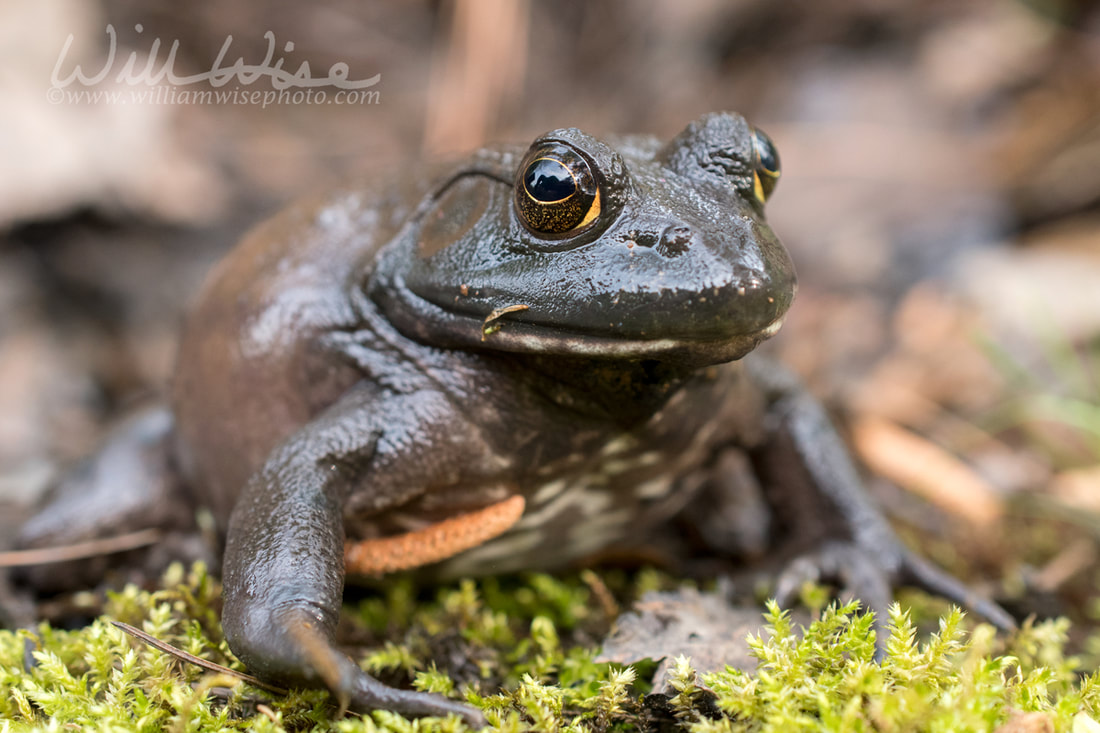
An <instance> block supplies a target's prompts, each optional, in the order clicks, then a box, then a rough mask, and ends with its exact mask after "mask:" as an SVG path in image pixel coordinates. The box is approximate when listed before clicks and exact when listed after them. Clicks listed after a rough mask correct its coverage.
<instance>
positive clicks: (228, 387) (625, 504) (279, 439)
mask: <svg viewBox="0 0 1100 733" xmlns="http://www.w3.org/2000/svg"><path fill="white" fill-rule="evenodd" d="M779 175H780V170H779V156H778V154H777V152H776V149H775V147H774V145H773V144H772V142H771V141H770V140H769V138H768V137H767V136H766V135H765V134H764V133H763V132H762V131H760V130H759V129H756V128H754V127H753V126H751V125H750V124H748V123H747V122H746V121H745V120H744V119H743V118H742V117H740V116H738V115H735V114H727V113H721V114H709V115H706V116H704V117H702V118H700V119H698V120H696V121H694V122H692V123H691V124H689V125H688V126H687V127H686V128H685V129H684V130H683V131H682V132H681V133H680V134H679V135H677V136H676V137H675V138H673V139H672V140H670V141H667V142H661V141H658V140H656V139H653V138H650V137H616V138H607V139H606V140H599V139H596V138H594V137H591V136H589V135H587V134H585V133H584V132H581V131H580V130H577V129H573V128H568V129H558V130H554V131H552V132H548V133H546V134H545V135H542V136H540V137H538V138H537V139H536V140H535V141H534V142H533V143H531V144H530V145H529V146H527V147H519V146H508V145H502V146H498V147H488V148H485V149H483V150H479V151H477V152H476V153H474V154H473V155H471V156H470V157H469V158H468V159H466V160H465V161H463V162H461V163H459V164H457V165H450V166H445V165H438V166H435V167H428V168H425V169H418V170H415V171H410V172H408V173H406V174H405V175H402V176H398V177H395V178H392V179H390V178H375V179H372V180H369V181H366V182H358V183H355V184H354V185H347V186H345V187H342V188H340V189H338V190H335V191H332V192H329V193H327V194H325V195H323V196H319V197H316V198H313V199H310V200H306V201H304V202H301V203H298V204H297V205H293V206H291V207H290V208H288V209H286V210H285V211H283V212H282V213H280V214H278V215H277V216H275V217H274V218H273V219H271V220H269V221H267V222H266V223H263V224H261V225H260V226H259V227H257V228H256V229H255V230H254V231H252V232H251V233H250V234H249V235H248V236H247V237H246V238H245V239H244V241H243V242H242V243H241V244H240V245H239V246H238V247H237V248H236V249H235V250H233V251H232V252H231V253H230V254H229V255H228V257H227V258H226V259H225V260H224V261H222V262H221V263H220V265H218V267H217V268H216V270H215V271H214V272H213V274H212V276H211V277H210V279H209V281H208V282H207V284H206V286H205V289H204V290H203V291H202V293H201V295H200V297H199V299H198V302H197V305H196V306H195V307H194V309H193V310H192V312H191V313H190V316H189V317H188V319H187V321H186V324H185V329H184V335H183V339H182V343H181V346H180V350H179V361H178V369H177V372H176V376H175V381H174V388H173V394H172V405H171V413H170V414H169V413H167V412H158V413H154V414H152V415H148V416H146V417H144V418H141V419H138V420H135V421H133V422H131V423H130V424H129V425H127V426H125V427H124V428H122V429H121V430H120V431H119V432H118V433H117V434H116V435H115V436H114V437H113V438H112V439H111V441H110V442H109V444H108V446H107V448H106V449H105V450H104V451H103V452H102V453H100V454H99V456H98V457H94V458H92V459H91V462H90V463H89V464H88V465H86V466H85V468H84V469H83V471H82V472H80V473H79V474H78V475H77V478H74V479H70V480H68V481H67V482H63V483H62V485H61V486H60V487H59V489H58V491H57V492H55V495H54V499H53V503H52V504H51V505H49V506H47V507H46V508H45V509H44V510H43V511H42V512H41V513H40V514H39V515H38V517H37V518H36V519H34V520H32V521H31V522H30V523H29V524H28V525H27V526H26V528H25V530H24V532H23V534H22V537H21V542H20V544H21V545H23V546H41V545H46V544H50V543H60V542H69V541H72V540H73V539H77V538H79V537H74V535H84V536H87V535H94V534H104V533H117V532H119V531H120V529H122V528H128V527H133V526H134V524H135V523H144V524H145V525H148V524H150V523H152V524H157V523H159V524H162V525H170V524H171V523H172V522H174V521H178V519H179V517H180V516H181V514H182V515H184V516H186V515H187V514H188V511H187V510H186V509H185V510H183V511H182V512H181V510H180V509H179V507H181V506H184V507H186V506H190V507H206V508H208V509H209V510H210V512H211V514H212V515H213V517H214V518H215V519H216V521H217V523H218V530H219V535H220V536H221V538H222V539H223V541H224V552H223V555H222V557H223V567H222V572H223V580H224V587H225V606H224V616H223V625H224V630H225V635H226V639H227V640H228V642H229V645H230V647H231V648H232V649H233V651H234V652H235V653H236V654H237V655H238V657H239V658H240V659H241V660H242V661H243V662H244V663H245V664H246V665H247V667H248V668H249V669H250V670H251V671H252V672H254V673H255V674H257V675H259V676H260V677H262V678H264V679H266V680H270V681H274V682H279V683H290V684H302V685H311V686H321V685H324V686H327V687H328V688H329V689H330V690H332V691H333V692H334V693H335V694H336V695H337V696H338V697H339V698H340V699H341V701H343V702H345V703H348V704H350V705H351V706H352V707H354V708H358V709H372V708H379V707H381V708H388V709H392V710H396V711H399V712H401V713H405V714H410V715H424V714H446V713H449V712H453V713H457V714H459V715H461V716H463V717H464V718H465V719H466V720H467V721H468V722H470V723H473V724H479V723H480V722H482V718H481V717H480V715H479V713H477V712H476V711H473V710H472V709H470V708H468V707H466V706H464V705H462V704H460V703H457V702H453V701H449V700H445V699H443V698H442V697H439V696H436V695H429V694H424V693H417V692H409V691H399V690H395V689H391V688H389V687H386V686H384V685H382V684H381V683H379V682H378V681H376V680H374V679H373V678H371V677H370V676H368V675H367V674H366V673H364V672H363V671H361V670H360V669H359V667H358V666H356V664H355V663H354V662H353V661H352V660H351V659H349V658H348V657H347V656H345V655H344V654H343V653H341V652H340V651H339V650H338V649H337V647H336V646H335V644H334V641H333V636H334V629H335V627H336V623H337V619H338V616H339V612H340V602H341V595H342V593H343V589H344V584H345V580H347V581H349V582H352V581H354V580H356V579H365V578H371V577H374V576H377V575H380V574H384V573H388V572H392V571H399V570H414V569H416V570H417V571H418V572H419V573H420V574H421V575H423V576H430V577H435V578H447V577H454V576H457V575H464V574H484V573H500V572H508V571H515V570H520V569H553V568H560V567H564V566H568V565H574V564H577V563H580V562H583V561H585V560H586V559H588V558H592V557H594V556H598V555H600V554H601V553H604V554H606V553H609V552H616V553H623V552H632V551H633V552H643V553H648V554H649V555H652V554H653V553H655V552H663V553H665V555H667V556H674V555H676V554H677V553H679V552H686V550H687V547H688V546H689V545H692V544H693V543H695V544H699V543H704V544H706V545H707V546H708V547H710V548H711V550H712V551H713V552H714V553H716V554H718V555H721V556H724V557H738V556H741V555H743V554H744V553H745V552H746V551H748V552H750V553H751V552H756V553H757V554H759V552H760V548H759V547H758V543H757V542H756V541H755V540H750V539H747V538H746V531H745V528H744V525H745V524H746V523H745V522H743V521H739V510H738V508H737V507H738V505H737V503H736V497H737V496H739V495H740V493H741V491H740V489H738V487H743V486H744V484H745V481H746V480H751V481H750V483H751V485H752V487H753V488H754V491H756V492H758V493H759V494H760V495H761V496H762V497H764V499H765V500H766V506H767V508H768V511H767V512H766V513H765V514H764V516H765V517H766V518H767V524H766V529H767V530H768V532H767V534H768V535H769V536H770V537H771V538H774V539H775V540H776V544H775V545H774V546H771V545H769V547H773V549H769V550H768V557H769V558H772V559H775V558H781V559H782V560H783V564H784V569H782V570H781V572H780V573H779V581H778V586H777V588H778V592H779V593H780V594H781V595H785V596H790V595H791V590H792V589H793V588H796V587H797V586H798V585H799V584H800V583H801V581H802V580H803V579H806V578H821V579H826V580H831V581H835V582H836V583H837V585H839V586H842V587H844V588H846V589H847V590H848V591H850V592H852V593H853V594H855V595H857V596H859V597H861V598H863V599H864V601H865V602H866V603H867V604H868V606H869V607H870V608H873V609H876V610H882V609H883V608H884V607H885V606H886V605H887V603H888V602H889V599H890V595H891V589H892V587H893V586H894V585H896V584H899V583H903V582H911V583H915V584H917V585H920V586H923V587H925V588H928V589H930V590H932V591H933V592H936V593H940V594H942V595H944V596H946V597H948V598H950V599H952V600H954V601H958V602H961V603H963V604H964V605H967V606H969V607H970V608H973V609H975V610H977V611H979V612H981V613H982V614H984V615H986V616H987V617H988V618H990V619H991V620H993V621H994V622H995V623H997V624H999V625H1001V626H1010V625H1011V624H1012V620H1011V618H1009V617H1008V616H1007V615H1006V614H1004V612H1003V611H1001V610H1000V609H999V608H998V607H996V606H995V605H994V604H992V603H990V602H988V601H985V600H983V599H981V598H979V597H977V596H976V595H974V594H972V593H971V592H970V591H969V590H968V589H967V588H966V587H965V586H964V585H963V584H961V583H960V582H958V581H956V580H954V579H953V578H951V577H950V576H948V575H946V574H945V573H943V572H942V571H939V570H937V569H935V568H934V567H932V566H931V565H929V564H928V563H926V562H924V561H922V560H921V559H920V558H919V557H918V556H916V555H915V554H913V553H911V552H909V551H908V550H906V549H905V548H904V547H903V546H902V545H901V544H900V543H899V542H898V540H897V539H896V538H895V536H894V534H893V533H892V531H891V530H890V528H889V526H888V525H887V524H886V522H885V521H884V519H883V518H882V516H881V515H880V514H879V513H878V511H876V510H875V509H874V508H873V506H872V505H871V503H870V502H869V500H868V499H867V497H866V496H865V494H864V492H863V489H862V488H861V484H860V480H859V478H858V475H857V472H856V470H855V468H854V467H853V465H852V462H851V460H850V459H849V457H848V455H847V453H846V451H845V448H844V446H843V444H842V442H841V441H840V439H839V438H838V436H837V435H836V433H835V432H834V430H833V428H832V427H831V426H830V424H829V422H828V420H827V418H826V416H825V414H824V412H823V410H822V408H821V407H820V406H819V405H818V404H817V403H816V402H815V401H814V400H813V399H811V397H809V396H808V394H807V393H806V392H805V391H804V390H803V389H802V388H801V387H800V386H799V384H798V382H797V381H796V380H795V379H793V378H792V377H791V376H790V375H789V374H787V373H786V372H784V371H783V370H782V369H780V368H779V367H778V366H776V365H775V364H773V363H771V362H769V361H767V360H765V359H762V358H759V357H757V356H755V355H753V356H748V357H747V358H742V357H746V355H748V354H749V352H751V351H752V350H753V349H754V347H756V346H757V345H758V344H759V343H760V342H761V341H763V340H764V339H767V338H768V337H769V336H771V335H773V334H774V333H775V332H776V331H777V330H778V329H779V327H780V324H782V322H783V319H784V316H785V314H786V313H787V310H788V308H789V307H790V305H791V302H792V300H793V298H794V296H795V289H796V285H795V282H796V281H795V272H794V268H793V266H792V263H791V260H790V258H789V256H788V254H787V252H786V250H785V249H784V247H783V245H782V244H781V243H780V241H779V239H778V238H777V237H776V235H775V234H774V233H773V232H772V230H771V229H770V228H769V226H768V224H767V223H766V221H765V217H764V206H765V202H766V201H767V199H768V198H769V196H770V195H771V193H772V191H773V190H774V189H775V187H776V183H777V181H778V178H779ZM166 477H168V478H166ZM179 497H185V498H184V499H179ZM173 502H174V503H173ZM191 513H192V514H193V511H192V512H191ZM754 522H755V520H754ZM685 527H686V528H687V529H686V530H683V531H681V529H682V528H685ZM755 529H756V530H760V529H761V527H760V526H757V527H755ZM758 533H759V532H758ZM748 534H752V533H751V532H750V533H748Z"/></svg>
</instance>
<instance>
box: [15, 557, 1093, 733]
mask: <svg viewBox="0 0 1100 733" xmlns="http://www.w3.org/2000/svg"><path fill="white" fill-rule="evenodd" d="M589 580H590V581H591V578H589ZM611 581H612V586H613V589H614V590H615V591H616V592H617V593H618V595H619V596H620V598H622V599H624V600H629V598H630V597H631V596H633V595H635V594H636V593H637V591H638V590H639V588H640V587H645V588H649V587H653V586H656V585H661V584H663V583H664V582H665V581H662V580H660V579H658V578H656V576H653V575H652V574H642V575H640V576H638V577H635V578H627V577H625V576H612V577H611ZM592 595H593V594H592V592H591V590H590V587H589V585H587V584H586V583H585V582H584V580H582V579H581V578H579V577H570V578H566V579H555V578H551V577H549V576H545V575H532V576H528V577H525V578H522V579H504V580H499V579H490V580H485V581H481V582H479V583H474V582H470V581H467V582H463V583H461V584H459V585H457V586H454V587H448V588H444V589H442V590H438V591H435V592H434V596H432V597H428V598H418V597H417V595H416V592H415V591H414V589H413V587H412V586H411V585H409V584H408V583H405V582H397V583H394V584H392V585H390V586H389V587H388V588H387V589H386V590H384V591H383V592H382V593H381V594H380V595H378V596H376V597H373V598H371V599H369V600H365V601H362V602H360V603H359V604H357V605H356V606H354V607H350V608H348V609H347V612H346V616H347V617H348V618H349V620H350V621H351V623H350V624H349V626H350V631H349V634H348V635H349V636H350V637H351V648H352V649H358V650H359V653H358V657H359V658H360V659H361V660H362V664H363V666H364V668H365V669H368V670H370V671H371V672H372V673H376V674H378V675H380V676H381V677H382V678H383V679H385V680H387V681H388V682H390V683H393V684H404V685H411V686H413V687H416V688H417V689H421V690H430V691H432V692H438V693H441V694H446V695H450V696H453V697H460V698H464V699H466V700H468V701H469V702H471V703H472V704H475V705H477V706H479V707H481V708H483V709H484V710H485V711H486V715H487V716H488V718H489V719H490V721H491V722H492V723H493V725H494V729H496V730H499V731H517V732H518V731H587V732H592V733H600V732H602V731H626V730H646V729H652V728H653V727H655V726H656V724H657V722H660V721H663V723H662V725H663V726H664V727H663V728H662V729H664V730H675V729H679V730H686V731H693V732H694V733H709V732H711V731H799V730H806V731H834V730H835V731H865V730H867V731H870V730H875V731H972V730H973V731H988V730H993V729H995V728H996V727H997V726H998V725H1000V724H1002V723H1004V722H1005V721H1007V720H1009V719H1010V718H1011V717H1012V716H1013V715H1017V714H1021V713H1026V712H1038V713H1041V714H1043V715H1045V716H1047V717H1049V719H1050V721H1051V722H1052V723H1053V726H1054V729H1055V730H1057V731H1073V733H1096V731H1097V730H1098V729H1097V728H1096V727H1095V723H1094V721H1095V720H1096V719H1097V718H1098V717H1100V680H1098V678H1097V676H1096V675H1095V674H1093V675H1088V676H1080V674H1079V670H1078V666H1079V663H1078V661H1077V660H1075V659H1073V658H1071V657H1067V656H1065V653H1064V649H1065V644H1066V639H1067V633H1068V624H1067V623H1066V622H1065V621H1049V622H1044V623H1040V624H1027V625H1025V626H1024V628H1023V629H1022V630H1021V631H1020V632H1019V633H1018V634H1017V635H1016V636H1015V637H1014V638H1013V639H1010V640H1007V641H1006V640H1003V639H999V638H997V637H996V636H995V635H994V633H993V631H992V629H991V628H990V627H988V626H985V625H978V626H977V627H975V628H973V629H971V630H967V629H966V628H965V626H964V621H963V617H962V614H961V613H960V612H958V611H957V610H951V611H950V612H948V613H946V614H945V615H944V616H943V618H942V619H940V622H939V630H938V631H937V632H936V633H934V634H932V635H931V636H930V637H927V638H923V639H922V638H921V637H920V635H919V634H918V632H917V630H916V627H915V626H914V624H913V623H912V622H911V620H910V617H909V614H908V613H906V612H903V611H901V610H900V607H898V606H895V607H894V609H892V611H891V618H890V619H889V625H888V630H889V633H890V635H891V636H890V639H889V641H888V644H887V646H888V651H889V654H888V656H887V660H886V661H885V662H884V663H882V664H878V663H876V662H875V661H873V654H874V638H873V631H872V629H871V624H870V619H869V618H868V617H866V616H860V615H858V614H857V613H856V608H855V606H853V605H847V606H840V607H838V606H836V605H833V606H830V607H828V608H827V609H826V610H825V611H824V613H823V614H822V616H821V618H820V620H818V621H817V622H815V623H814V624H813V625H811V627H810V628H809V629H808V630H806V631H805V634H804V635H803V634H800V633H799V631H798V630H796V629H795V628H793V626H792V624H791V622H790V620H789V617H788V616H787V615H786V614H785V613H782V612H780V611H779V610H778V608H776V607H775V606H774V605H769V608H768V612H767V614H766V619H767V624H768V625H767V626H766V627H764V628H763V630H762V631H761V633H760V634H759V635H758V636H756V637H753V638H752V640H751V646H752V649H753V651H754V655H755V656H756V657H757V659H758V660H759V662H760V664H759V668H758V670H757V671H755V672H753V673H746V672H742V671H738V670H732V669H727V670H725V671H723V672H718V673H714V674H708V675H703V676H702V678H701V679H700V678H699V677H697V675H696V674H695V673H694V671H693V670H692V669H691V666H690V662H689V660H687V659H678V660H677V661H676V664H675V665H674V670H673V675H672V686H673V688H674V690H675V692H676V694H675V695H674V696H672V697H671V698H670V699H667V700H664V701H661V700H655V698H648V699H647V698H646V697H645V694H644V693H645V691H646V689H647V688H646V686H645V685H643V684H640V683H639V682H638V681H637V679H636V677H637V672H636V670H635V669H633V668H629V667H628V668H622V667H618V666H615V665H607V664H596V663H595V662H593V659H594V657H595V654H596V652H597V646H598V639H599V638H600V637H601V636H602V634H603V633H604V631H606V628H607V626H608V619H607V618H606V614H604V613H603V612H602V611H600V610H599V607H598V606H597V604H596V603H595V602H594V600H593V598H592V597H591V596H592ZM218 597H219V589H218V586H217V584H216V583H215V582H214V581H213V580H212V579H211V578H210V577H209V576H208V575H207V574H206V572H205V570H204V569H203V568H202V567H201V566H198V567H195V568H194V569H192V570H191V571H190V573H186V574H185V573H184V572H183V571H182V570H181V569H180V568H178V567H177V568H173V569H172V570H171V571H169V573H168V575H167V576H166V577H165V579H164V584H163V589H162V590H158V591H156V592H151V593H150V592H145V591H140V590H137V589H136V588H132V587H131V588H127V589H126V590H124V591H122V592H121V593H118V594H114V595H111V596H110V597H109V599H108V601H107V606H106V608H105V612H106V614H105V617H104V618H100V619H98V620H96V621H95V622H94V623H92V624H91V625H90V626H88V627H86V628H84V629H80V630H78V631H63V630H59V629H55V628H51V627H49V626H47V625H43V626H41V627H40V628H39V629H38V631H37V634H31V633H30V632H26V631H20V632H0V732H2V733H7V732H8V731H13V732H14V731H30V730H58V731H60V730H103V731H113V730H120V731H122V730H125V731H131V730H137V731H162V730H167V731H215V730H254V731H313V730H318V731H320V730H335V731H345V732H347V733H351V732H353V731H409V732H411V731H452V732H455V733H457V732H458V731H462V730H465V728H464V726H463V725H462V724H461V723H459V722H458V721H457V720H455V719H447V720H420V721H407V720H404V719H403V718H401V717H400V716H396V715H393V714H390V713H386V712H376V713H373V714H372V715H370V716H367V717H358V716H354V715H349V716H346V717H344V718H342V719H339V718H337V717H336V710H335V709H334V707H333V706H332V703H331V700H330V698H329V696H328V695H327V693H325V692H320V691H307V692H292V693H290V694H288V695H286V696H278V695H273V694H270V693H266V692H263V691H261V690H257V689H255V688H253V687H251V686H249V685H247V684H243V683H241V682H239V681H238V680H237V679H236V678H232V677H229V676H227V675H218V674H211V673H207V672H205V671H203V670H200V669H198V668H196V667H194V666H192V665H189V664H183V663H181V662H179V661H177V660H175V659H174V658H172V657H171V656H169V655H166V654H163V653H161V652H159V651H156V650H154V649H151V648H148V647H146V646H145V645H144V644H141V643H140V642H137V641H135V640H132V639H130V638H129V637H127V636H126V635H125V634H123V632H121V631H119V630H118V629H116V628H115V627H114V626H112V625H111V624H110V623H109V622H108V620H107V619H108V617H109V618H114V619H117V620H121V621H125V622H127V623H130V624H133V625H135V626H138V627H140V628H142V629H143V630H145V631H146V632H148V633H150V634H153V635H154V636H156V637H158V638H160V639H162V640H164V641H166V642H168V643H170V644H173V645H175V646H177V647H180V648H182V649H184V650H186V651H188V652H191V653H192V654H196V655H199V656H202V657H204V658H206V659H209V660H211V661H214V662H218V663H220V664H224V665H227V666H229V667H231V668H235V669H240V666H239V664H238V663H237V662H236V661H235V660H234V659H233V658H232V656H231V655H230V653H229V651H228V649H227V648H226V645H225V642H224V640H223V639H222V638H221V633H220V628H219V625H218V623H217V608H218V603H219V601H218ZM27 644H30V645H31V646H32V647H33V649H34V651H33V656H34V659H35V662H36V664H35V665H34V666H33V667H32V668H31V669H29V670H28V669H24V651H25V645H27ZM433 660H434V662H433ZM437 663H438V664H440V665H442V664H444V663H446V664H450V665H452V666H451V668H447V669H444V668H443V667H436V666H435V665H436V664H437ZM639 667H640V668H646V669H649V668H651V666H650V665H640V666H639ZM657 703H660V704H657ZM1090 726H1093V727H1090Z"/></svg>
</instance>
